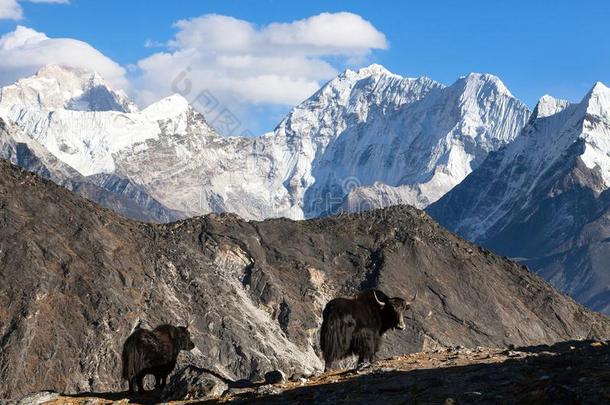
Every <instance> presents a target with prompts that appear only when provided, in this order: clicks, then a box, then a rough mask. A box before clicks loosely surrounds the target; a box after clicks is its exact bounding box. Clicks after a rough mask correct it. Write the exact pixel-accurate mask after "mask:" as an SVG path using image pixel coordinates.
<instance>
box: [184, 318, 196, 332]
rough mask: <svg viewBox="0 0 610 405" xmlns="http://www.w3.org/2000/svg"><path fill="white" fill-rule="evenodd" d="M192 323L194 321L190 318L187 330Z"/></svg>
mask: <svg viewBox="0 0 610 405" xmlns="http://www.w3.org/2000/svg"><path fill="white" fill-rule="evenodd" d="M193 322H195V320H194V319H192V318H190V319H189V321H188V322H187V324H186V327H187V329H188V328H189V326H191V325H192V324H193Z"/></svg>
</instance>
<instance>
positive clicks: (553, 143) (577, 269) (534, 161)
mask: <svg viewBox="0 0 610 405" xmlns="http://www.w3.org/2000/svg"><path fill="white" fill-rule="evenodd" d="M609 187H610V89H609V88H608V87H606V86H604V85H603V84H602V83H597V84H596V85H595V86H594V87H593V88H592V89H591V90H590V91H589V93H587V95H586V96H585V97H584V98H583V100H582V101H581V102H580V103H574V104H572V103H569V102H567V101H564V100H558V99H555V98H553V97H550V96H544V97H542V98H541V99H540V101H539V102H538V105H537V106H536V108H535V110H534V112H533V114H532V116H531V117H530V119H529V122H528V124H527V125H526V126H525V128H524V129H523V131H522V132H521V134H520V135H519V136H518V137H517V138H516V139H515V140H514V141H513V142H512V143H511V144H509V145H508V146H506V147H504V148H501V149H500V150H498V151H497V152H494V153H491V154H490V156H489V157H488V158H487V160H486V161H485V162H483V164H481V165H480V166H479V167H478V168H477V169H476V170H475V171H474V172H473V173H472V174H470V175H469V176H468V177H466V179H465V180H464V181H463V182H462V183H461V184H459V185H458V186H457V187H455V188H454V189H453V190H451V191H450V192H449V193H447V194H446V195H445V196H444V197H442V198H441V199H440V200H439V201H438V202H436V203H435V204H432V205H431V206H430V207H428V212H429V213H430V214H431V215H432V216H433V217H434V218H436V219H437V220H438V221H439V222H440V223H441V224H442V225H444V226H446V227H447V228H448V229H449V230H451V231H453V232H456V233H458V234H460V235H462V236H464V237H466V238H468V239H470V240H472V241H475V242H476V243H479V244H482V245H484V246H487V247H489V248H491V249H493V250H495V251H497V252H500V253H502V254H505V255H508V256H511V257H515V258H518V259H519V260H521V261H522V262H524V263H526V264H528V265H529V266H531V267H532V268H533V269H535V270H536V271H537V272H538V273H540V274H541V275H542V276H543V277H545V278H546V279H547V280H549V281H551V283H552V284H554V285H555V286H556V287H558V288H560V289H561V290H563V291H565V292H567V293H569V294H570V295H572V296H574V297H575V298H576V299H577V300H579V301H580V302H583V303H585V304H587V305H588V306H590V307H591V308H593V309H595V310H598V311H602V312H605V313H610V191H609Z"/></svg>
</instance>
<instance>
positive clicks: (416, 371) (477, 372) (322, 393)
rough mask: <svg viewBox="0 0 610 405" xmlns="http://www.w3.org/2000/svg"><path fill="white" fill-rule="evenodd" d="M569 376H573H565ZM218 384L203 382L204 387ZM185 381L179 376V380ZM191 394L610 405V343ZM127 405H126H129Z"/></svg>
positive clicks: (226, 398)
mask: <svg viewBox="0 0 610 405" xmlns="http://www.w3.org/2000/svg"><path fill="white" fill-rule="evenodd" d="M566 371H567V372H566ZM207 378H214V377H212V376H209V375H208V376H207V377H206V376H205V374H203V375H202V377H201V378H200V380H199V382H201V381H202V380H205V379H207ZM175 379H176V380H178V376H176V377H175ZM196 385H197V382H194V384H193V385H191V386H190V388H191V390H190V391H187V396H188V395H189V394H195V396H194V397H192V398H191V400H187V401H184V402H180V403H198V404H201V403H203V404H219V403H248V404H308V403H316V404H343V403H345V404H353V403H366V404H404V403H405V402H408V403H437V404H442V403H445V404H455V403H460V404H471V403H473V404H497V403H530V404H531V403H553V404H583V403H606V402H608V401H609V400H610V389H609V387H610V347H609V342H604V341H602V342H595V341H594V342H591V341H569V342H562V343H559V344H555V345H553V346H546V345H541V346H530V347H521V348H518V349H513V350H505V349H490V348H484V347H477V348H475V349H472V350H471V349H465V348H452V349H447V350H436V351H434V352H426V353H414V354H411V355H406V356H399V357H393V358H390V359H386V360H382V361H379V362H377V363H375V364H373V366H372V367H370V368H368V369H364V370H360V371H347V372H345V371H343V372H335V373H328V374H323V375H320V376H316V377H313V378H295V379H292V381H287V382H284V383H281V384H275V385H269V384H264V383H260V384H255V385H254V386H253V387H250V388H241V389H240V388H231V387H230V386H227V385H226V384H225V385H224V386H223V387H222V388H223V389H224V390H223V391H221V392H220V393H218V391H217V390H216V388H217V387H220V386H221V385H222V382H217V383H216V384H215V385H209V389H208V390H206V389H201V387H200V388H195V386H196ZM28 400H33V401H36V402H38V401H43V400H46V401H50V402H47V404H49V405H55V404H57V405H59V404H61V405H67V404H70V405H79V404H83V405H84V404H90V403H92V402H93V403H96V404H109V403H117V402H119V401H123V402H124V403H127V401H129V403H138V404H149V403H154V402H155V401H158V400H159V393H149V394H147V395H146V396H137V397H131V398H128V397H127V396H126V395H125V393H107V394H99V393H98V394H82V395H78V396H61V395H59V394H56V393H40V394H37V395H34V396H32V397H29V398H28ZM123 402H120V403H123Z"/></svg>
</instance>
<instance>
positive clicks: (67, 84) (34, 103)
mask: <svg viewBox="0 0 610 405" xmlns="http://www.w3.org/2000/svg"><path fill="white" fill-rule="evenodd" d="M0 104H4V105H7V104H10V105H12V106H21V107H22V108H28V109H31V108H39V109H45V110H50V111H52V110H58V109H66V110H73V111H118V112H135V111H137V107H136V105H135V104H134V103H132V102H131V101H130V100H129V98H128V97H127V96H126V95H125V93H124V92H123V91H120V90H119V91H115V90H113V89H111V88H110V87H109V86H108V84H107V83H106V82H105V81H104V79H103V78H102V77H101V76H100V75H99V74H98V73H96V72H89V71H86V70H82V69H78V68H73V67H66V66H59V65H49V66H45V67H43V68H41V69H40V70H39V71H38V72H37V73H36V75H34V76H32V77H28V78H25V79H21V80H19V81H17V82H16V83H15V84H13V85H10V86H7V87H4V88H3V89H2V90H0Z"/></svg>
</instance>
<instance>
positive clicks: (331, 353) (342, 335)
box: [320, 311, 356, 369]
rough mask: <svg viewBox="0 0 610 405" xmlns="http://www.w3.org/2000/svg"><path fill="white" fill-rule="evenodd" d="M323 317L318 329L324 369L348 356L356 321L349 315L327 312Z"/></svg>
mask: <svg viewBox="0 0 610 405" xmlns="http://www.w3.org/2000/svg"><path fill="white" fill-rule="evenodd" d="M329 312H330V313H326V314H324V315H326V316H324V319H323V321H322V327H321V329H320V348H321V349H322V354H323V356H324V362H325V363H326V368H327V369H328V368H331V367H332V363H333V362H334V361H336V360H340V359H342V358H344V357H346V356H348V355H349V354H350V350H351V341H352V335H353V333H354V329H355V327H356V321H355V320H354V318H353V317H352V316H351V315H349V314H339V313H336V312H333V311H329Z"/></svg>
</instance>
